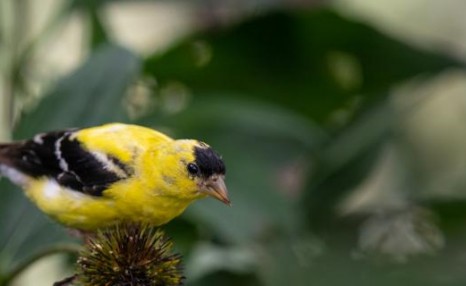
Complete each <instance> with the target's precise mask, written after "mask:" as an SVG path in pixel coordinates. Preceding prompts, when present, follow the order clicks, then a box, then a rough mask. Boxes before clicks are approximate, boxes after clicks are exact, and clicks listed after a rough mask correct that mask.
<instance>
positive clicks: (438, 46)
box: [0, 0, 466, 286]
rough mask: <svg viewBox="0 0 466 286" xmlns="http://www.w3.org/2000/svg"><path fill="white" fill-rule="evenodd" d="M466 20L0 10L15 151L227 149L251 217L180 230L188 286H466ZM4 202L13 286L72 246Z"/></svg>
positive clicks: (103, 4) (296, 6) (232, 178)
mask: <svg viewBox="0 0 466 286" xmlns="http://www.w3.org/2000/svg"><path fill="white" fill-rule="evenodd" d="M465 10H466V2H464V1H461V0H446V1H436V0H412V1H401V0H398V1H393V0H392V1H388V0H379V1H364V0H335V1H323V0H321V1H319V0H309V1H305V0H222V1H220V0H218V1H213V0H212V1H207V0H205V1H202V0H198V1H194V0H191V1H175V0H171V1H168V0H167V1H111V0H107V1H92V0H86V1H84V0H81V1H78V0H42V1H34V0H0V73H1V74H0V104H1V105H0V125H1V126H0V138H1V139H2V141H8V140H11V139H24V138H28V137H31V136H32V135H33V134H35V133H38V132H43V131H47V130H54V129H60V128H65V127H86V126H92V125H97V124H102V123H106V122H114V121H119V122H129V123H135V124H140V125H145V126H149V127H152V128H156V129H158V130H161V131H164V132H166V133H168V134H170V135H171V136H173V137H176V138H196V139H201V140H203V141H206V142H208V143H209V144H210V145H212V146H214V147H215V149H217V150H218V151H219V152H220V153H221V154H222V155H223V157H224V159H225V161H226V164H227V169H228V176H227V184H228V186H229V190H230V194H231V199H232V201H233V207H231V208H228V207H225V206H224V205H222V204H220V203H218V202H216V201H213V200H204V201H202V202H197V203H195V204H194V205H192V206H191V207H189V209H188V210H187V212H186V213H185V214H183V215H182V216H181V217H180V218H177V219H175V220H174V221H172V222H171V223H169V224H168V225H167V226H165V230H166V231H167V233H168V234H169V235H170V236H171V237H173V239H174V240H175V245H176V248H177V250H178V251H180V252H181V253H182V254H183V255H184V257H185V269H186V276H187V283H186V285H188V286H204V285H205V286H209V285H227V286H228V285H247V286H256V285H257V286H259V285H265V286H275V285H277V286H278V285H290V286H291V285H293V286H294V285H296V286H300V285H326V286H332V285H465V284H466V271H465V269H466V242H465V241H466V200H465V199H466V147H465V146H466V129H465V128H464V125H465V124H464V123H465V122H466V97H465V96H464V95H465V94H466V73H465V71H464V68H465V65H464V62H465V59H466V44H465V43H466V28H465V27H466V19H465V18H464V11H465ZM0 189H1V193H0V278H1V277H2V276H3V275H6V274H7V273H8V272H9V271H10V270H11V269H13V268H14V267H15V265H18V263H21V261H24V260H25V259H27V257H30V256H31V255H34V254H35V253H37V252H38V251H40V250H41V249H43V248H44V247H47V246H49V245H53V244H56V243H62V242H66V241H69V240H70V238H69V236H68V234H67V232H66V230H65V229H64V228H63V227H61V226H59V225H57V224H56V223H54V222H53V221H51V220H50V219H48V218H47V217H45V216H44V215H43V214H41V213H40V212H39V211H38V210H37V209H36V208H35V207H34V206H33V205H32V204H31V203H30V202H29V201H27V200H26V199H25V198H24V196H23V195H22V193H21V191H19V190H18V188H16V187H14V186H12V185H11V184H10V183H9V182H8V181H6V180H1V181H0ZM70 261H71V260H70V259H69V258H68V257H66V256H65V255H55V256H51V257H47V258H45V259H43V260H41V261H40V262H38V263H37V264H35V265H34V266H33V267H32V268H31V269H28V271H26V272H25V273H24V275H22V276H21V277H20V278H19V279H17V280H15V285H38V286H41V285H51V284H52V282H54V281H57V280H60V279H62V278H64V277H66V276H67V275H69V274H70V273H72V271H73V269H72V264H70ZM0 280H1V279H0Z"/></svg>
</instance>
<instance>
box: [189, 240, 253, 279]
mask: <svg viewBox="0 0 466 286" xmlns="http://www.w3.org/2000/svg"><path fill="white" fill-rule="evenodd" d="M186 264H187V269H186V274H187V276H188V277H190V279H191V280H192V281H195V280H198V279H199V278H200V277H204V276H207V274H211V273H214V272H217V271H228V272H232V273H236V274H250V273H254V270H255V269H256V267H257V265H255V264H256V258H255V257H254V253H253V251H252V249H249V248H245V247H243V248H240V247H230V248H227V247H221V246H215V245H212V244H207V243H199V244H198V245H197V247H196V248H195V249H194V250H193V253H192V255H191V257H190V259H189V260H188V261H187V263H186Z"/></svg>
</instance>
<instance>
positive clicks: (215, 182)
mask: <svg viewBox="0 0 466 286" xmlns="http://www.w3.org/2000/svg"><path fill="white" fill-rule="evenodd" d="M204 192H205V193H206V194H207V195H208V196H211V197H213V198H215V199H217V200H219V201H221V202H222V203H224V204H226V205H229V206H231V202H230V199H229V198H228V190H227V186H226V185H225V181H224V178H223V176H215V175H214V176H211V177H210V178H209V179H207V180H206V182H205V188H204Z"/></svg>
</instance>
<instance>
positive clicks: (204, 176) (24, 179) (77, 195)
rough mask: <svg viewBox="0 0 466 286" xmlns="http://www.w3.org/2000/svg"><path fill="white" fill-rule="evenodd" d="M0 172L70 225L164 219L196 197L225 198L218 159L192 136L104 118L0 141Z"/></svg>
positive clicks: (158, 221) (88, 226) (86, 226)
mask: <svg viewBox="0 0 466 286" xmlns="http://www.w3.org/2000/svg"><path fill="white" fill-rule="evenodd" d="M0 173H1V174H3V175H4V176H5V177H8V178H9V179H10V180H11V181H12V182H14V183H15V184H17V185H19V186H21V187H22V188H23V189H24V190H25V193H26V195H27V196H28V197H29V198H30V199H31V200H32V201H33V202H34V203H35V204H36V205H37V206H38V207H39V209H41V210H42V211H43V212H44V213H46V214H47V215H49V216H51V217H52V218H54V219H56V220H58V221H59V222H60V223H62V224H64V225H66V226H69V227H71V228H76V229H81V230H90V231H92V230H95V229H97V228H100V227H105V226H109V225H112V224H115V223H117V222H120V221H129V222H143V223H148V224H151V225H154V226H157V225H161V224H165V223H167V222H168V221H170V220H171V219H173V218H174V217H176V216H178V215H180V214H181V213H182V212H183V211H184V210H185V209H186V207H187V206H188V205H189V204H190V203H191V202H193V201H194V200H196V199H200V198H204V197H207V196H211V197H213V198H216V199H218V200H220V201H222V202H223V203H225V204H230V200H229V199H228V192H227V188H226V186H225V183H224V176H225V165H224V163H223V161H222V158H221V157H220V156H219V155H218V154H217V153H216V152H215V151H213V150H212V148H211V147H209V146H208V145H207V144H205V143H203V142H200V141H197V140H174V139H172V138H170V137H168V136H166V135H164V134H162V133H160V132H157V131H155V130H152V129H148V128H145V127H141V126H136V125H126V124H119V123H113V124H107V125H103V126H98V127H92V128H87V129H70V130H64V131H56V132H50V133H43V134H38V135H36V136H35V137H34V138H33V139H31V140H26V141H21V142H13V143H7V144H0Z"/></svg>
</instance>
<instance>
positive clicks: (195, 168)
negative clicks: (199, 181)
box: [188, 163, 199, 176]
mask: <svg viewBox="0 0 466 286" xmlns="http://www.w3.org/2000/svg"><path fill="white" fill-rule="evenodd" d="M188 172H189V174H191V175H193V176H194V175H197V174H198V173H199V167H198V166H197V165H196V164H194V163H189V164H188Z"/></svg>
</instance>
